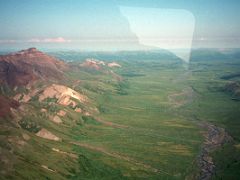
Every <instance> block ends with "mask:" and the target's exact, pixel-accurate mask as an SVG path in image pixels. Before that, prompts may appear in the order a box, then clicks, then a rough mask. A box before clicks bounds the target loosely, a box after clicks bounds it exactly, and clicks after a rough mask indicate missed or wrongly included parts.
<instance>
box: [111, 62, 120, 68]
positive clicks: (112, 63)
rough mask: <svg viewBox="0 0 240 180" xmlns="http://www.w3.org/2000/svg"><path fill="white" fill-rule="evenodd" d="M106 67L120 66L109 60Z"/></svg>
mask: <svg viewBox="0 0 240 180" xmlns="http://www.w3.org/2000/svg"><path fill="white" fill-rule="evenodd" d="M108 67H122V66H121V65H120V64H118V63H116V62H111V63H108Z"/></svg>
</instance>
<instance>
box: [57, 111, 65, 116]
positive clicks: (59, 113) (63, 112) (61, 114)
mask: <svg viewBox="0 0 240 180" xmlns="http://www.w3.org/2000/svg"><path fill="white" fill-rule="evenodd" d="M57 115H58V116H61V117H64V116H65V115H66V112H65V111H63V110H60V111H58V113H57Z"/></svg>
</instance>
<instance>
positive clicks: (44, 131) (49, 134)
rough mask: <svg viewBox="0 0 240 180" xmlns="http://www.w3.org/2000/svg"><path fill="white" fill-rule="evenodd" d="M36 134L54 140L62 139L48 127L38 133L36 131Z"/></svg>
mask: <svg viewBox="0 0 240 180" xmlns="http://www.w3.org/2000/svg"><path fill="white" fill-rule="evenodd" d="M36 136H38V137H41V138H44V139H48V140H53V141H60V140H61V139H60V138H59V137H57V136H55V135H54V134H52V133H51V132H50V131H48V130H46V129H44V128H43V129H41V130H40V131H39V132H38V133H36Z"/></svg>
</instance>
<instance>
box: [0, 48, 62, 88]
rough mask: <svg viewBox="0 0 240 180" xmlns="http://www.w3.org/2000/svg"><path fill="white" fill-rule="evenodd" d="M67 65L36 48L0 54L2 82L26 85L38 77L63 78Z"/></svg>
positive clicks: (0, 76)
mask: <svg viewBox="0 0 240 180" xmlns="http://www.w3.org/2000/svg"><path fill="white" fill-rule="evenodd" d="M66 69H67V65H66V64H65V63H64V62H63V61H60V60H58V59H56V58H54V57H52V56H49V55H46V54H44V53H42V52H40V51H38V50H37V49H36V48H29V49H27V50H22V51H19V52H17V53H11V54H8V55H1V56H0V83H1V84H7V85H9V86H10V87H15V86H24V85H27V84H28V83H31V82H34V81H36V80H38V79H44V80H47V79H61V78H62V77H63V71H64V70H66Z"/></svg>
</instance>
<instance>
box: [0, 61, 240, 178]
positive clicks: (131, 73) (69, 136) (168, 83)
mask: <svg viewBox="0 0 240 180" xmlns="http://www.w3.org/2000/svg"><path fill="white" fill-rule="evenodd" d="M79 63H80V62H78V61H74V62H71V65H72V66H75V67H78V64H79ZM118 63H119V64H121V66H122V67H121V68H116V69H114V70H113V73H114V74H117V75H120V76H121V77H122V80H119V79H117V78H116V76H115V75H114V74H113V73H112V74H111V73H106V71H105V70H103V71H99V72H97V71H95V70H86V69H84V68H81V67H78V68H76V69H75V70H74V71H70V72H67V73H66V76H67V77H68V79H69V80H68V81H65V82H63V83H64V84H66V85H68V86H69V87H73V89H74V90H76V91H78V92H80V93H82V94H84V95H87V96H88V97H89V99H90V101H91V102H90V104H89V105H84V104H82V105H81V104H80V105H79V106H81V108H82V109H86V110H91V109H93V108H94V107H97V109H98V110H99V112H97V111H93V113H92V114H91V115H90V116H89V115H88V116H86V115H83V114H79V113H76V112H75V111H74V110H73V109H71V108H69V107H67V108H66V107H62V106H60V105H51V106H49V102H54V100H53V99H48V100H46V101H45V102H43V103H39V102H38V101H37V99H34V98H33V99H32V100H31V101H30V103H29V105H28V106H29V109H31V111H29V113H28V114H27V115H26V117H25V119H23V120H21V124H20V125H21V128H16V127H15V128H8V129H6V130H4V131H1V135H2V136H1V137H4V136H5V135H12V136H13V134H15V136H14V137H15V139H14V141H16V142H18V143H19V144H18V143H16V144H15V145H14V146H13V145H9V150H6V147H7V145H8V141H7V140H6V139H3V140H2V141H1V147H5V148H2V151H3V154H5V156H6V157H9V158H11V159H12V160H13V162H15V163H12V164H11V163H9V172H11V173H9V174H8V175H7V178H9V179H18V178H19V179H21V178H22V179H29V178H30V179H36V178H39V177H40V179H197V177H198V173H199V167H198V163H197V162H198V155H199V153H200V151H201V145H202V143H203V142H204V137H203V135H202V132H203V131H204V129H201V128H200V126H199V122H211V123H213V124H215V125H217V126H219V127H223V128H225V129H226V131H227V132H228V133H229V134H230V135H231V136H232V137H233V139H234V140H233V142H231V143H228V144H226V145H224V146H223V147H221V148H219V149H218V150H217V151H214V152H213V153H212V156H213V162H214V164H215V165H216V173H215V175H214V177H213V179H220V178H223V179H237V177H239V171H238V169H239V168H240V164H239V162H240V160H239V157H240V148H239V147H240V146H239V143H240V142H239V141H240V139H239V137H240V131H239V127H240V121H239V117H240V104H239V103H240V102H239V101H235V100H233V99H232V98H231V94H229V93H226V92H225V91H224V87H225V85H226V83H227V82H228V81H230V80H224V79H222V78H221V77H222V76H223V75H226V74H229V73H234V72H237V71H238V68H236V67H237V66H238V67H240V62H239V61H237V60H236V61H233V62H225V61H213V62H211V61H201V62H198V61H193V62H190V63H189V64H186V63H183V62H181V61H178V60H172V61H168V60H161V61H157V60H152V61H151V60H139V61H138V60H131V61H127V60H122V61H120V60H119V61H118ZM233 64H234V65H233ZM78 80H80V81H79V83H76V82H77V81H78ZM41 108H46V109H48V113H49V114H50V115H54V114H55V113H56V112H58V111H59V110H61V109H64V110H65V111H66V112H67V115H66V116H65V117H64V118H63V123H62V124H59V125H56V124H55V123H53V122H51V121H49V120H48V118H47V116H46V115H44V114H43V113H41V112H39V109H41ZM26 122H31V125H32V126H31V128H28V127H29V126H28V124H26ZM39 127H44V128H46V129H48V130H50V131H51V132H53V133H54V134H55V135H57V136H58V137H61V139H62V141H61V142H53V141H49V140H46V139H42V138H39V137H37V136H35V135H34V134H33V133H32V132H35V130H37V129H38V128H39ZM22 134H27V135H28V136H29V137H30V139H29V140H27V143H26V145H25V146H21V141H20V139H21V138H20V137H21V136H22ZM17 137H18V138H17ZM11 149H14V151H10V150H11ZM56 149H57V150H56ZM10 169H14V170H13V171H10ZM7 172H8V170H6V173H7ZM0 179H1V178H0Z"/></svg>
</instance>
